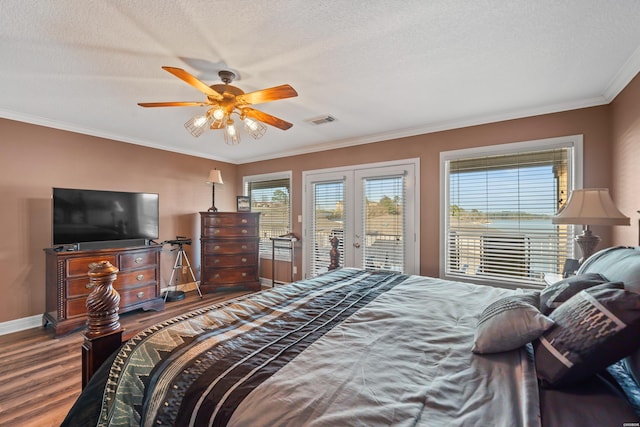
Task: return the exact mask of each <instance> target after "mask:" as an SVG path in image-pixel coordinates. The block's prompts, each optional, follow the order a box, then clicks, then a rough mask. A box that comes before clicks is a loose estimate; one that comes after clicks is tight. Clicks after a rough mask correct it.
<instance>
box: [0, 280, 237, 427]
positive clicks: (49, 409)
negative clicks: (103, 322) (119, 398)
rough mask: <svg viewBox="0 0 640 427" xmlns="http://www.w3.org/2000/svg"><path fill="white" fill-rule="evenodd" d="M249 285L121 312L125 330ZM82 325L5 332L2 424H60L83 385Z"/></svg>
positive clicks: (0, 374) (0, 368)
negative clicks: (62, 331) (62, 330)
mask: <svg viewBox="0 0 640 427" xmlns="http://www.w3.org/2000/svg"><path fill="white" fill-rule="evenodd" d="M245 293H247V291H230V292H218V293H215V294H205V295H204V297H203V298H202V299H200V298H199V296H198V293H197V292H195V291H191V292H188V293H187V297H186V298H185V299H184V300H182V301H176V302H170V303H167V304H166V307H165V309H164V311H161V312H154V311H148V312H145V311H141V310H136V311H134V312H130V313H126V314H123V315H121V316H120V324H121V325H122V326H123V327H124V328H125V330H126V331H125V336H126V337H130V336H132V335H133V334H134V333H135V332H138V331H140V330H142V329H145V328H146V327H148V326H150V325H153V324H154V323H157V322H160V321H162V320H165V319H168V318H171V317H174V316H177V315H179V314H183V313H186V312H188V311H191V310H195V309H197V308H200V307H204V306H206V305H209V304H212V303H217V302H220V301H224V300H227V299H229V298H233V297H236V296H239V295H243V294H245ZM82 340H83V336H82V331H81V330H79V331H76V332H72V333H70V334H68V335H65V336H62V337H58V338H54V336H53V329H51V328H50V327H49V328H33V329H28V330H25V331H21V332H16V333H13V334H7V335H3V336H0V426H20V427H22V426H25V427H31V426H33V427H36V426H37V427H47V426H59V425H60V423H61V422H62V420H63V419H64V417H65V416H66V414H67V412H68V411H69V409H70V408H71V406H72V405H73V403H74V402H75V400H76V398H77V397H78V395H79V394H80V391H81V383H82V378H81V375H82V364H81V362H82V360H81V355H82V350H81V346H82Z"/></svg>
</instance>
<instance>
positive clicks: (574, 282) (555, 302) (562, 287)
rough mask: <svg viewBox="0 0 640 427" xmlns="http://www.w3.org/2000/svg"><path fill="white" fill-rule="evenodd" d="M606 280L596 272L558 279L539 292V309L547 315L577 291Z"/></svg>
mask: <svg viewBox="0 0 640 427" xmlns="http://www.w3.org/2000/svg"><path fill="white" fill-rule="evenodd" d="M607 282H608V280H607V279H606V278H604V277H602V276H601V275H600V274H598V273H586V274H580V275H577V276H571V277H567V278H566V279H563V280H560V281H559V282H556V283H554V284H553V285H550V286H547V287H546V288H545V289H544V290H543V291H542V292H541V293H540V311H541V312H542V313H543V314H547V315H548V314H550V313H551V312H552V311H553V310H554V309H556V308H558V306H560V304H562V303H563V302H565V301H567V300H568V299H569V298H571V297H572V296H574V295H575V294H577V293H578V292H580V291H582V290H584V289H588V288H591V287H593V286H597V285H601V284H603V283H607Z"/></svg>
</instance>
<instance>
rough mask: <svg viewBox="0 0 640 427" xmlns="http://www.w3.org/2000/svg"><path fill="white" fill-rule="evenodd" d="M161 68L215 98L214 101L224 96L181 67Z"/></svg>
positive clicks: (220, 99)
mask: <svg viewBox="0 0 640 427" xmlns="http://www.w3.org/2000/svg"><path fill="white" fill-rule="evenodd" d="M162 69H163V70H165V71H167V72H169V73H171V74H173V75H174V76H176V77H177V78H179V79H180V80H182V81H185V82H187V83H188V84H190V85H191V86H193V87H195V88H196V89H198V90H199V91H200V92H202V93H204V94H205V95H207V96H210V97H211V98H213V99H215V100H216V101H222V100H223V99H224V97H223V96H222V95H221V94H219V93H218V92H216V91H215V90H213V89H211V88H210V87H209V86H207V84H206V83H204V82H202V81H200V80H198V79H197V78H196V77H194V76H193V75H191V74H189V73H188V72H186V71H185V70H183V69H182V68H175V67H162Z"/></svg>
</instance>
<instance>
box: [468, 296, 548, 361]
mask: <svg viewBox="0 0 640 427" xmlns="http://www.w3.org/2000/svg"><path fill="white" fill-rule="evenodd" d="M539 301H540V294H539V293H538V292H528V293H523V294H516V295H510V296H508V297H504V298H501V299H499V300H497V301H495V302H493V303H491V304H490V305H489V306H488V307H487V308H485V309H484V311H483V312H482V315H481V316H480V320H479V321H478V327H477V328H476V333H475V339H474V343H473V348H472V349H471V351H473V352H474V353H499V352H502V351H509V350H513V349H516V348H518V347H522V346H523V345H525V344H527V343H529V342H531V341H533V340H534V339H536V338H538V337H539V336H540V335H542V333H543V332H544V331H546V330H547V329H549V328H550V327H551V326H552V325H553V321H552V320H551V319H549V318H548V317H547V316H545V315H543V314H542V313H540V311H538V304H539Z"/></svg>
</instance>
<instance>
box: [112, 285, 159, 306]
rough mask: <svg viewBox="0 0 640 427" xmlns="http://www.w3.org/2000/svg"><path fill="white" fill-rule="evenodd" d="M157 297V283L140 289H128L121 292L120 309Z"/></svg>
mask: <svg viewBox="0 0 640 427" xmlns="http://www.w3.org/2000/svg"><path fill="white" fill-rule="evenodd" d="M157 296H158V295H156V285H155V283H154V284H150V285H147V286H141V287H138V288H131V289H127V290H125V291H122V292H120V307H121V308H124V307H128V306H130V305H133V304H137V303H140V302H145V301H146V300H148V299H150V298H155V297H157Z"/></svg>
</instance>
